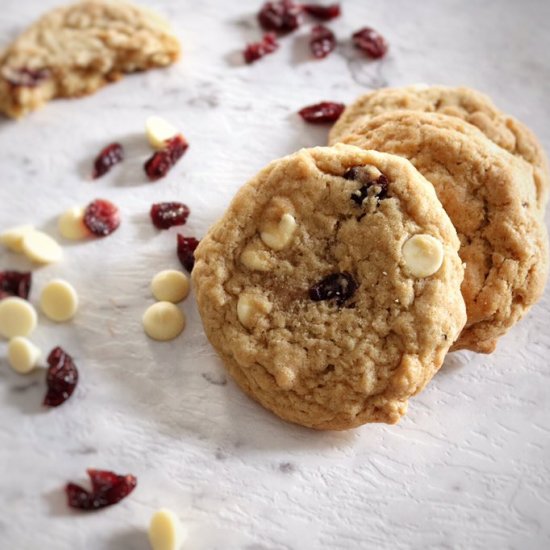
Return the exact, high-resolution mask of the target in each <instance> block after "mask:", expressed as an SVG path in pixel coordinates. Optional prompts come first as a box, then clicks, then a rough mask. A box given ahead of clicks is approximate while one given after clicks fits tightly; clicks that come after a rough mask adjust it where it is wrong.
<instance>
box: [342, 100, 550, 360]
mask: <svg viewBox="0 0 550 550" xmlns="http://www.w3.org/2000/svg"><path fill="white" fill-rule="evenodd" d="M354 132H355V133H353V134H351V135H348V136H346V137H345V138H344V141H345V142H347V143H349V144H353V145H357V146H361V147H364V148H365V149H378V150H380V151H385V152H388V153H393V154H397V155H400V156H403V157H405V158H407V159H409V160H410V161H411V162H412V163H413V164H414V166H415V167H416V168H417V169H418V171H419V172H421V173H422V174H423V175H424V176H425V177H426V178H427V179H428V180H429V181H430V182H431V183H432V184H433V185H434V187H435V190H436V192H437V195H438V197H439V199H440V200H441V202H442V204H443V206H444V207H445V210H446V211H447V213H448V214H449V216H450V218H451V220H452V222H453V224H454V225H455V227H456V230H457V232H458V235H459V237H460V241H461V248H460V256H461V258H462V260H463V261H464V262H465V264H466V271H465V276H464V282H463V284H462V293H463V295H464V300H465V302H466V308H467V312H468V321H467V323H466V327H465V328H464V330H463V332H462V334H461V335H460V338H459V339H458V341H457V342H456V343H455V344H454V346H453V348H452V349H455V350H456V349H462V348H466V349H470V350H473V351H478V352H485V353H490V352H491V351H493V350H494V348H495V346H496V341H497V339H498V338H499V337H500V336H502V335H503V334H505V333H506V331H507V330H508V329H509V328H510V327H512V326H513V325H514V324H515V323H516V322H517V321H518V320H519V319H520V318H521V317H522V316H523V315H524V314H525V312H526V311H527V310H528V309H529V308H530V307H531V306H532V305H533V304H534V303H535V302H536V301H537V300H538V299H539V298H540V296H541V294H542V292H543V289H544V285H545V282H546V277H547V271H548V244H547V235H546V230H545V227H544V225H543V222H542V220H541V219H540V216H539V211H538V208H537V207H536V196H535V195H536V192H535V188H534V186H533V185H532V167H531V166H530V165H529V164H528V163H526V162H525V161H523V160H522V159H519V158H517V157H514V156H512V155H510V154H509V153H507V152H506V151H504V150H503V149H502V148H500V147H498V146H496V145H495V144H494V143H493V142H492V141H490V140H489V139H487V138H486V137H485V136H484V135H483V133H481V132H480V131H478V130H477V129H476V128H474V127H473V126H472V125H470V124H468V123H465V122H464V121H461V120H459V119H458V118H455V117H449V116H446V115H441V114H436V113H420V112H411V111H392V112H389V113H386V114H382V115H379V116H377V117H375V118H372V119H365V120H364V121H363V122H361V123H358V124H357V125H356V126H355V127H354Z"/></svg>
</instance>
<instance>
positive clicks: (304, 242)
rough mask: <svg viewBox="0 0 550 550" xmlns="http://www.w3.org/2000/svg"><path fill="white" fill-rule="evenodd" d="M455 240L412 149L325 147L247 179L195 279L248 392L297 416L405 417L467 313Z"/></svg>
mask: <svg viewBox="0 0 550 550" xmlns="http://www.w3.org/2000/svg"><path fill="white" fill-rule="evenodd" d="M413 237H414V240H413V242H412V243H410V240H411V238H413ZM407 243H410V244H408V245H407ZM458 248H459V241H458V238H457V235H456V231H455V229H454V227H453V225H452V223H451V222H450V220H449V218H448V216H447V214H446V213H445V211H444V209H443V207H442V206H441V203H440V202H439V200H438V199H437V196H436V194H435V192H434V189H433V186H432V185H431V184H430V183H429V182H428V181H426V180H425V179H424V178H423V177H422V176H421V175H420V174H419V173H418V172H417V171H416V170H415V169H414V167H413V166H412V164H410V163H409V162H408V161H406V160H404V159H401V158H399V157H397V156H393V155H387V154H383V153H378V152H374V151H363V150H361V149H359V148H356V147H350V146H346V145H337V146H336V147H332V148H323V147H318V148H314V149H303V150H301V151H299V152H297V153H295V154H293V155H291V156H288V157H285V158H283V159H280V160H277V161H274V162H273V163H271V164H270V165H269V166H267V167H266V168H265V169H264V170H262V171H261V172H260V173H259V174H258V175H257V176H256V177H255V178H253V179H252V180H251V181H250V182H248V183H247V184H246V185H245V186H244V187H242V188H241V190H240V191H239V192H238V193H237V195H236V197H235V198H234V200H233V202H232V203H231V205H230V206H229V208H228V210H227V212H226V213H225V215H224V216H223V218H222V219H221V220H220V221H218V222H217V223H216V224H215V225H214V226H213V227H212V228H211V229H210V231H209V232H208V234H207V235H206V237H205V238H204V239H203V240H202V241H201V243H200V245H199V246H198V248H197V250H196V251H195V258H196V263H195V267H194V269H193V273H192V277H193V283H194V286H195V289H196V294H197V301H198V306H199V311H200V314H201V317H202V320H203V324H204V327H205V331H206V333H207V335H208V337H209V339H210V341H211V342H212V344H213V345H214V347H215V348H216V349H217V351H218V352H219V354H220V355H221V357H222V359H223V360H224V363H225V366H226V368H227V369H228V370H229V372H230V373H231V375H232V376H233V378H234V379H235V380H236V381H237V383H238V384H239V385H240V386H241V388H242V389H243V390H244V391H245V392H247V393H248V394H249V395H251V396H252V397H253V398H254V399H256V400H257V401H259V402H260V403H261V404H262V405H264V406H265V407H266V408H268V409H270V410H271V411H273V412H274V413H276V414H277V415H279V416H280V417H282V418H284V419H286V420H289V421H292V422H295V423H298V424H302V425H304V426H308V427H312V428H317V429H347V428H352V427H356V426H359V425H361V424H364V423H366V422H388V423H395V422H397V421H398V420H399V418H400V417H401V416H402V415H403V414H404V413H405V411H406V407H407V401H408V399H409V398H410V397H411V396H412V395H414V394H416V393H418V392H419V391H420V390H421V389H422V388H423V387H424V386H425V385H426V383H427V382H428V381H429V380H430V379H431V378H432V376H433V375H434V374H435V372H436V371H437V370H438V369H439V367H440V366H441V364H442V362H443V358H444V356H445V354H446V352H447V351H448V349H449V347H450V346H451V345H452V343H453V342H454V341H455V339H456V338H457V337H458V335H459V333H460V331H461V329H462V327H463V325H464V322H465V320H466V317H465V306H464V300H463V298H462V295H461V293H460V285H461V283H462V278H463V273H464V272H463V266H462V262H461V260H460V258H459V256H458V253H457V251H458ZM404 249H405V252H404Z"/></svg>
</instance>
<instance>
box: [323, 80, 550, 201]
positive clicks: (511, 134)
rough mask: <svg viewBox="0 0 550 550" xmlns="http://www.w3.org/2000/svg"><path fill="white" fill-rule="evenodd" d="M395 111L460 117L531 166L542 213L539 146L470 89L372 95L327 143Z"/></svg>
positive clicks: (544, 190) (547, 181)
mask: <svg viewBox="0 0 550 550" xmlns="http://www.w3.org/2000/svg"><path fill="white" fill-rule="evenodd" d="M396 109H399V110H401V109H408V110H412V111H425V112H437V113H441V114H444V115H449V116H454V117H457V118H461V119H463V120H465V121H466V122H469V123H470V124H473V125H474V126H476V127H477V128H478V129H479V130H481V131H482V132H483V133H484V134H485V135H486V136H487V137H488V138H489V139H490V140H491V141H493V142H494V143H496V144H497V145H499V146H500V147H502V148H503V149H505V150H506V151H508V152H510V153H512V154H513V155H515V156H518V157H521V158H523V159H524V160H526V161H527V162H528V163H529V164H531V165H532V166H533V170H534V171H533V175H534V182H535V186H536V194H537V203H538V207H539V209H540V210H541V211H544V208H545V207H546V202H547V200H548V191H549V189H550V172H549V169H548V159H547V157H546V155H545V153H544V150H543V148H542V146H541V144H540V143H539V141H538V140H537V138H536V136H535V135H534V134H533V132H532V131H531V130H530V129H529V128H527V127H526V126H525V125H524V124H522V123H521V122H519V121H518V120H516V119H515V118H513V117H511V116H509V115H507V114H505V113H503V112H501V111H500V110H499V109H497V107H495V105H494V104H493V102H492V101H491V99H490V98H489V97H488V96H486V95H485V94H482V93H481V92H478V91H476V90H472V89H471V88H465V87H458V88H448V87H446V86H424V85H416V86H409V87H405V88H384V89H381V90H377V91H375V92H371V93H369V94H366V95H364V96H362V97H360V98H359V99H357V100H356V101H355V102H354V103H352V104H351V105H350V106H349V107H347V108H346V110H345V111H344V112H343V113H342V116H341V117H340V118H339V120H338V121H337V122H336V124H335V125H334V126H333V128H332V130H331V132H330V136H329V142H330V143H331V144H334V143H337V142H339V141H342V138H344V137H345V135H346V134H349V133H353V126H354V125H355V124H357V123H358V122H360V121H361V119H362V118H363V117H366V118H372V117H373V116H376V115H379V114H382V113H385V112H387V111H393V110H396Z"/></svg>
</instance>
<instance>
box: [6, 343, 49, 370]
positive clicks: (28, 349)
mask: <svg viewBox="0 0 550 550" xmlns="http://www.w3.org/2000/svg"><path fill="white" fill-rule="evenodd" d="M41 355H42V352H41V351H40V349H39V348H37V347H36V346H35V345H34V344H33V343H32V342H30V341H29V340H27V339H26V338H23V337H22V336H16V337H15V338H12V339H11V340H10V343H9V344H8V361H9V364H10V366H11V368H12V369H13V370H14V371H16V372H18V373H20V374H27V373H29V372H31V371H32V370H33V369H34V368H35V367H36V365H37V364H38V360H39V359H40V356H41Z"/></svg>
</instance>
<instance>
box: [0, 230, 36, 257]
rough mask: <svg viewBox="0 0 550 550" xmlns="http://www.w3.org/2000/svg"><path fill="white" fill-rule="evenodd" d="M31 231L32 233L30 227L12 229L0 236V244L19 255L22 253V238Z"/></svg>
mask: <svg viewBox="0 0 550 550" xmlns="http://www.w3.org/2000/svg"><path fill="white" fill-rule="evenodd" d="M31 231H34V227H33V226H32V225H19V226H17V227H12V228H11V229H8V230H7V231H4V232H3V233H1V234H0V243H2V244H3V245H5V246H7V247H8V248H9V249H10V250H13V252H19V253H21V252H23V247H22V244H23V237H24V236H25V235H26V234H27V233H30V232H31Z"/></svg>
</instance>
